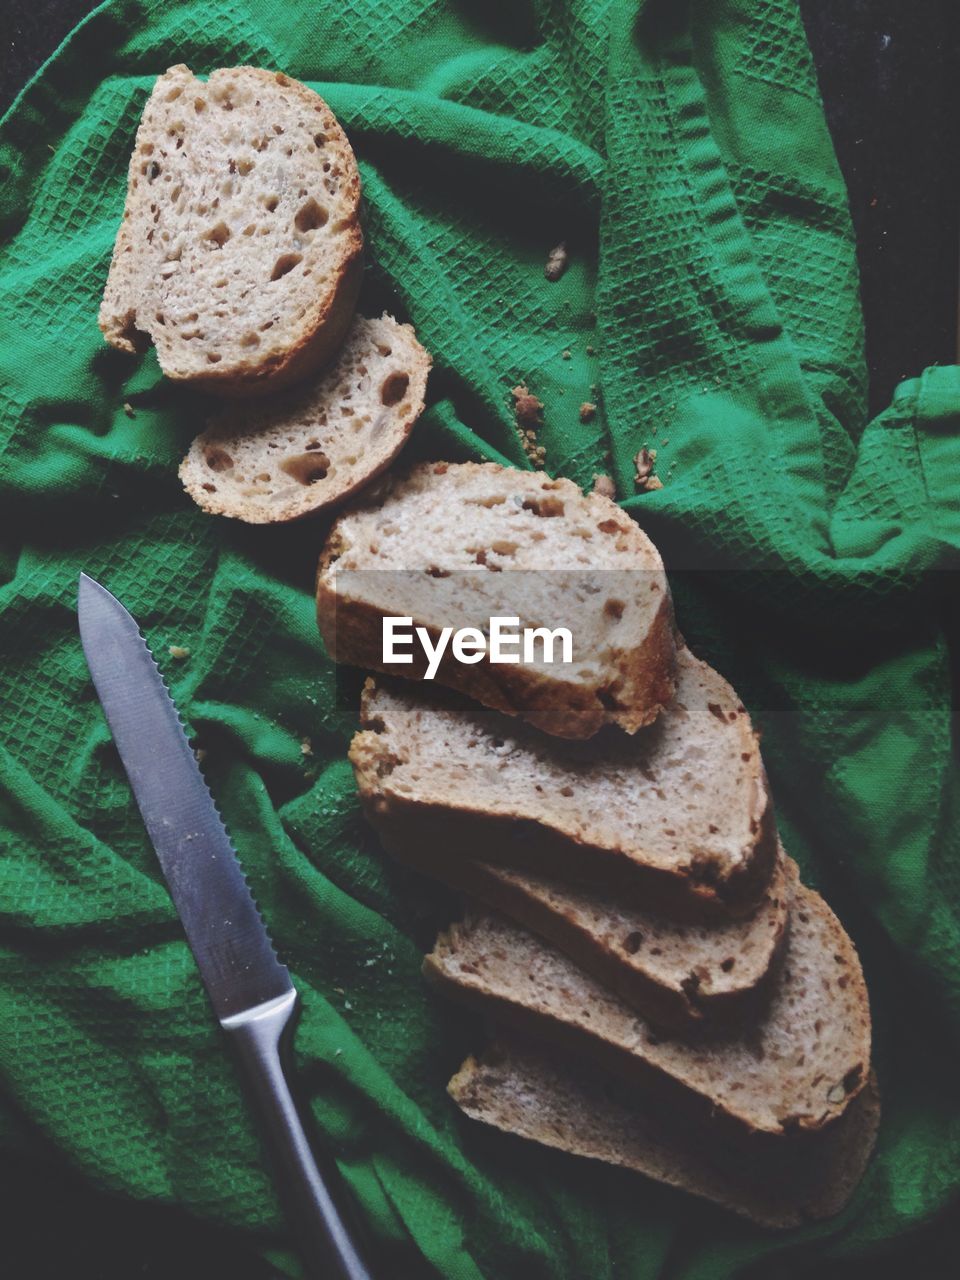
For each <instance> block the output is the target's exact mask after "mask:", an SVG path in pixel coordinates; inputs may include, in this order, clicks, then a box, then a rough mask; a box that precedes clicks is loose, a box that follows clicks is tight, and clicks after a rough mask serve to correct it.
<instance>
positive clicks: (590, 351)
mask: <svg viewBox="0 0 960 1280" xmlns="http://www.w3.org/2000/svg"><path fill="white" fill-rule="evenodd" d="M587 355H588V356H592V355H596V348H595V347H591V346H590V344H589V343H588V344H587Z"/></svg>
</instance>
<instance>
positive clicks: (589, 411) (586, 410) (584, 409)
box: [580, 400, 597, 422]
mask: <svg viewBox="0 0 960 1280" xmlns="http://www.w3.org/2000/svg"><path fill="white" fill-rule="evenodd" d="M596 412H597V406H596V405H595V404H593V403H592V402H591V401H590V400H584V402H583V404H582V405H581V406H580V421H581V422H589V421H590V419H591V418H592V417H593V415H594V414H595V413H596Z"/></svg>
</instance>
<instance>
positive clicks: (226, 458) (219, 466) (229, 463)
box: [203, 445, 233, 488]
mask: <svg viewBox="0 0 960 1280" xmlns="http://www.w3.org/2000/svg"><path fill="white" fill-rule="evenodd" d="M203 460H204V462H205V463H206V464H207V466H208V467H209V468H210V470H211V471H230V470H232V468H233V454H231V453H227V451H226V449H221V448H219V447H218V446H217V445H211V446H210V447H209V448H208V449H206V450H205V451H204V454H203ZM204 488H206V485H204Z"/></svg>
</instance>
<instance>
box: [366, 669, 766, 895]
mask: <svg viewBox="0 0 960 1280" xmlns="http://www.w3.org/2000/svg"><path fill="white" fill-rule="evenodd" d="M677 674H678V683H677V692H676V696H675V697H674V699H673V701H672V702H671V703H670V704H669V706H668V707H667V709H666V710H665V711H664V712H663V714H662V715H661V716H660V718H659V720H657V721H656V723H655V724H653V725H650V726H649V727H648V728H646V729H642V730H640V731H639V732H638V733H637V734H636V735H635V736H634V737H633V738H630V737H627V735H626V734H622V733H619V732H618V731H616V730H615V729H608V730H605V731H604V735H603V736H602V737H601V738H597V739H595V740H593V741H592V742H590V743H588V744H584V743H576V742H566V741H563V740H561V739H559V738H548V737H546V736H545V735H543V734H538V733H537V732H536V731H535V730H533V729H530V728H529V727H528V726H526V725H523V724H521V723H518V722H517V721H515V720H508V719H507V718H506V717H504V716H501V715H498V714H497V713H495V712H492V711H487V710H485V709H484V708H482V707H478V706H476V705H475V704H472V703H471V702H469V701H467V700H466V699H464V698H462V697H460V698H458V697H455V696H454V695H453V694H450V693H446V694H445V692H444V691H443V690H438V689H435V688H434V687H433V686H426V685H424V686H420V687H418V688H414V687H413V686H412V685H410V684H409V682H406V681H403V682H400V681H390V680H386V679H384V678H379V679H377V680H371V681H368V683H367V686H366V688H365V690H364V694H363V697H362V700H361V725H362V728H361V731H360V732H359V733H358V734H357V735H356V736H355V737H354V740H353V743H352V744H351V747H350V759H351V762H352V763H353V767H354V771H355V773H356V776H357V784H358V787H359V791H360V798H361V802H362V804H363V807H364V811H365V813H366V815H367V817H368V818H369V820H370V821H371V823H372V824H373V825H374V827H375V828H376V829H377V832H378V834H379V835H380V838H381V840H382V841H383V843H384V845H385V847H386V849H387V850H388V852H392V851H393V850H394V849H395V848H396V849H397V852H398V856H400V857H402V855H403V850H404V848H408V847H409V846H410V845H411V844H412V843H413V842H414V841H417V840H419V841H421V842H422V843H423V844H425V845H426V846H429V847H432V848H434V849H436V850H438V851H439V850H442V851H443V853H444V856H446V857H449V858H451V859H454V858H471V857H472V858H477V859H479V860H480V861H490V862H497V863H500V864H502V865H504V866H510V867H514V868H524V869H529V870H531V871H534V872H536V873H537V874H540V875H547V876H550V877H552V878H555V879H565V880H574V881H577V882H578V883H580V884H585V885H587V886H589V887H590V888H591V889H596V888H597V887H598V886H601V885H607V886H613V887H618V888H619V889H620V890H621V892H623V893H624V894H629V898H630V900H631V901H633V902H637V903H639V904H640V905H641V906H644V907H645V908H648V909H651V910H664V911H666V912H667V913H668V914H671V915H674V916H677V915H681V914H682V915H686V916H689V917H691V918H696V917H698V916H699V917H701V918H702V917H703V916H705V915H710V914H712V915H715V916H716V915H724V914H746V913H747V912H748V911H751V910H753V908H754V907H755V905H756V904H757V903H758V901H759V900H760V898H761V897H762V896H763V894H764V892H765V891H766V888H767V885H768V884H769V881H770V876H771V874H772V872H773V868H774V866H775V864H776V857H777V836H776V824H775V822H774V817H773V808H772V803H771V800H770V794H769V790H768V787H767V783H766V776H765V774H764V769H763V763H762V761H761V759H760V750H759V744H758V741H757V737H756V734H755V733H754V731H753V728H752V726H751V724H750V717H749V716H748V714H747V712H746V710H745V708H744V707H743V705H742V703H741V702H740V700H739V699H738V698H737V696H736V694H735V693H734V691H733V690H732V689H731V688H730V686H729V685H728V684H727V683H726V681H725V680H724V679H723V678H722V677H721V676H720V675H718V674H717V672H715V671H713V670H712V669H711V668H710V667H708V666H707V664H706V663H704V662H700V661H698V660H697V659H696V658H694V657H693V655H692V654H691V653H690V651H689V650H688V649H686V648H681V649H680V651H679V652H678V655H677Z"/></svg>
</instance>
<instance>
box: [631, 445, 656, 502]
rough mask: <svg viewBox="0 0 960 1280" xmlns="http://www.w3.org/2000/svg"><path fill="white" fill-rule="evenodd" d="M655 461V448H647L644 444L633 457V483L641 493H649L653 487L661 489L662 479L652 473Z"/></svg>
mask: <svg viewBox="0 0 960 1280" xmlns="http://www.w3.org/2000/svg"><path fill="white" fill-rule="evenodd" d="M656 461H657V451H656V449H648V448H647V446H646V445H644V446H643V448H642V449H641V450H640V452H639V453H638V454H637V455H636V456H635V457H634V459H633V466H634V471H635V475H634V477H633V480H634V484H635V485H636V486H637V489H638V490H639V491H640V492H641V493H649V492H651V491H652V490H654V489H662V488H663V481H662V480H661V479H660V478H659V477H658V476H655V475H654V474H653V468H654V465H655V463H656Z"/></svg>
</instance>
